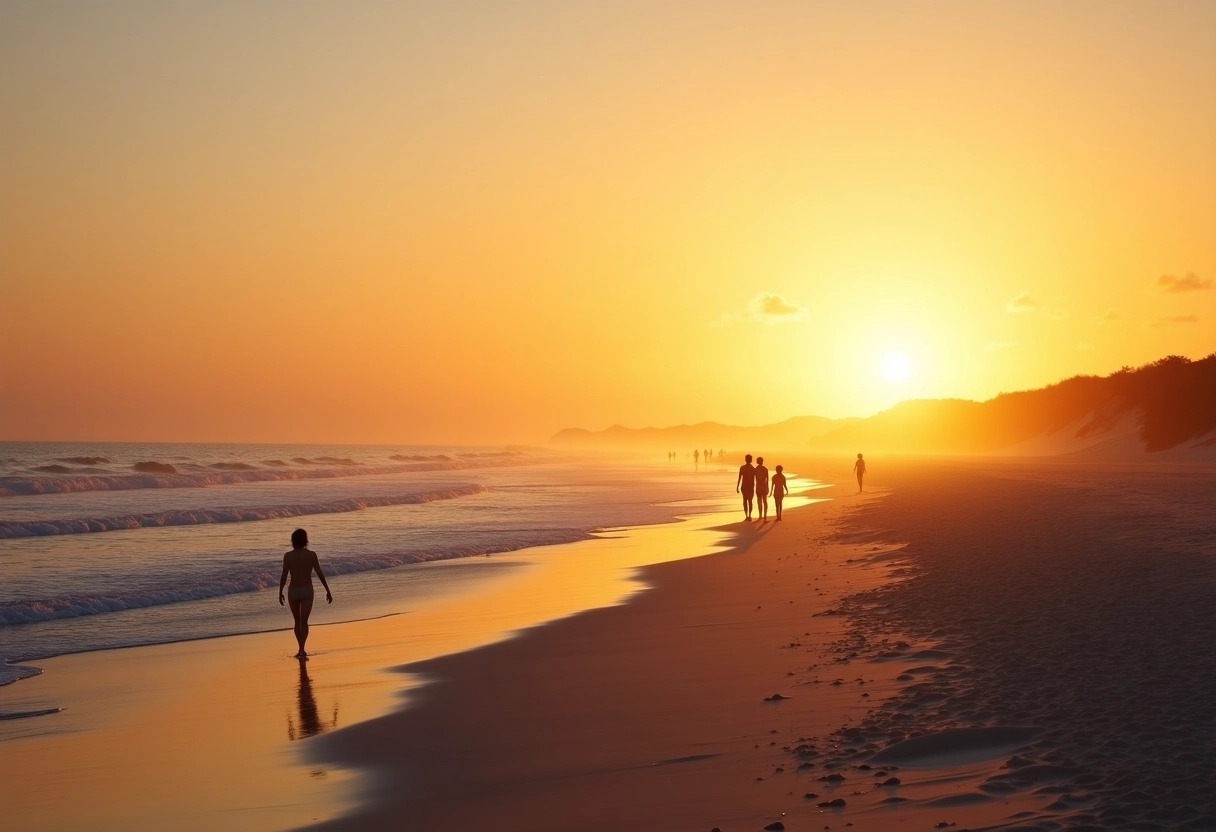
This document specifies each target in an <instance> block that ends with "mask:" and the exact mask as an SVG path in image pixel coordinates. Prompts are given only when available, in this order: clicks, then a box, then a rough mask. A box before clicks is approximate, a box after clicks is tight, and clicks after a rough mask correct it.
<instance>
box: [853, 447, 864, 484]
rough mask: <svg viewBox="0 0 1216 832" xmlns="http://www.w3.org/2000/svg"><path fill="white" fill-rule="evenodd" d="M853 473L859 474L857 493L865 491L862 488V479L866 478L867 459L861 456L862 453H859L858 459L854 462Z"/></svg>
mask: <svg viewBox="0 0 1216 832" xmlns="http://www.w3.org/2000/svg"><path fill="white" fill-rule="evenodd" d="M853 473H854V474H856V475H857V493H858V494H860V493H861V492H863V491H865V489H864V488H862V480H864V479H865V478H866V461H865V460H864V459H862V458H861V454H858V455H857V461H856V462H854V463H853Z"/></svg>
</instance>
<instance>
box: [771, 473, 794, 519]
mask: <svg viewBox="0 0 1216 832" xmlns="http://www.w3.org/2000/svg"><path fill="white" fill-rule="evenodd" d="M788 493H790V489H789V487H788V486H787V485H786V484H785V474H783V473H781V466H780V465H778V466H777V473H775V474H773V505H774V506H775V507H776V509H777V519H778V520H780V519H781V501H782V500H784V499H785V495H786V494H788Z"/></svg>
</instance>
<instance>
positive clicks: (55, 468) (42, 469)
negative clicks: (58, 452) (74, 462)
mask: <svg viewBox="0 0 1216 832" xmlns="http://www.w3.org/2000/svg"><path fill="white" fill-rule="evenodd" d="M34 470H35V471H37V472H39V473H41V474H70V473H72V469H71V468H69V467H68V466H66V465H39V466H38V467H37V468H35V469H34Z"/></svg>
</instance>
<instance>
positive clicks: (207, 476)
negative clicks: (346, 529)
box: [0, 457, 529, 497]
mask: <svg viewBox="0 0 1216 832" xmlns="http://www.w3.org/2000/svg"><path fill="white" fill-rule="evenodd" d="M293 461H294V462H298V463H301V464H308V465H318V464H321V463H315V462H313V461H312V460H303V458H299V459H295V460H293ZM139 464H140V465H146V464H149V463H139ZM154 464H156V465H160V464H162V463H154ZM527 464H529V460H528V459H526V458H521V457H510V458H501V457H496V458H479V459H476V460H453V459H448V460H447V461H443V460H431V461H417V462H409V463H404V464H400V465H384V466H369V465H358V464H356V465H352V466H349V467H343V468H321V467H310V468H281V467H276V468H274V469H258V470H253V471H244V470H242V471H229V470H214V469H202V470H199V471H196V472H178V471H176V469H175V472H174V473H154V472H152V473H149V472H144V473H138V474H90V475H82V474H76V475H65V476H45V477H17V476H14V477H0V497H25V496H30V495H34V494H68V493H77V492H81V491H129V490H135V489H141V488H207V487H209V486H214V485H234V484H238V483H248V482H274V481H279V480H304V479H336V478H339V477H356V476H369V475H376V474H404V473H412V472H417V471H463V470H468V469H471V468H488V467H499V466H510V465H527Z"/></svg>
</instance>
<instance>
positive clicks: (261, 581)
mask: <svg viewBox="0 0 1216 832" xmlns="http://www.w3.org/2000/svg"><path fill="white" fill-rule="evenodd" d="M587 536H588V535H587V533H586V532H584V531H582V530H578V529H536V530H531V531H529V532H528V533H527V535H526V536H524V537H505V538H502V539H498V540H497V541H495V542H493V543H491V542H490V541H489V540H488V539H487V540H484V541H482V542H480V543H465V544H459V543H456V544H452V545H448V546H445V547H443V548H441V549H437V550H427V551H415V552H390V553H385V554H373V555H360V556H354V557H326V558H325V574H326V575H327V576H329V577H333V576H335V575H350V574H354V573H358V572H370V571H373V570H377V569H392V568H393V567H397V566H405V565H406V564H411V563H424V562H428V561H437V560H452V559H455V558H464V557H470V556H473V555H486V554H495V553H499V552H508V551H515V550H518V549H524V548H528V547H531V546H545V545H551V544H555V543H568V542H571V541H575V540H581V539H583V538H586V537H587ZM280 574H281V572H280V570H279V569H278V568H277V567H276V568H272V569H271V568H264V569H252V570H250V571H248V572H246V573H244V574H240V575H231V574H213V575H205V576H201V578H200V579H199V580H197V581H195V582H192V583H185V582H182V581H173V582H171V583H166V584H165V585H163V586H159V587H147V586H145V587H139V588H132V589H130V590H124V589H114V590H107V591H102V592H98V593H94V594H88V595H84V594H71V595H64V596H62V597H58V598H42V599H22V600H18V601H8V602H0V627H4V626H17V625H22V624H33V623H35V622H39V621H51V620H55V619H63V618H78V617H81V616H86V615H98V614H101V613H108V612H119V611H122V610H131V609H142V608H146V607H156V606H162V605H165V604H176V603H181V602H187V601H202V600H206V599H208V598H219V597H221V596H225V595H236V594H238V593H245V592H257V591H259V590H263V589H269V588H271V587H275V586H278V583H279V577H280ZM39 658H45V656H42V655H37V651H34V652H33V653H31V654H30V655H20V656H15V657H13V658H12V660H13V661H30V660H33V659H39Z"/></svg>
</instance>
